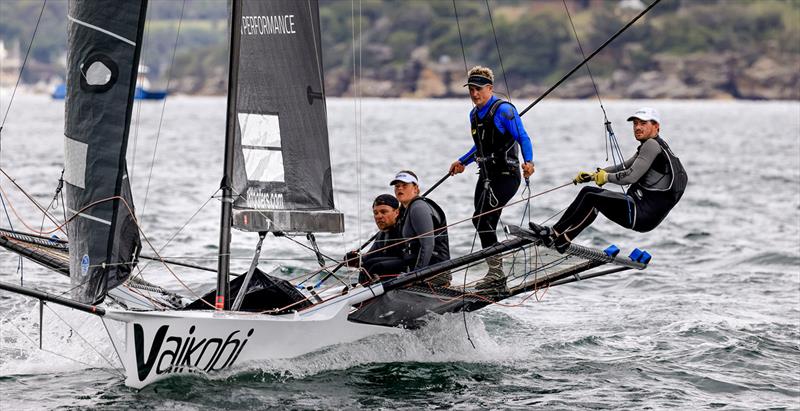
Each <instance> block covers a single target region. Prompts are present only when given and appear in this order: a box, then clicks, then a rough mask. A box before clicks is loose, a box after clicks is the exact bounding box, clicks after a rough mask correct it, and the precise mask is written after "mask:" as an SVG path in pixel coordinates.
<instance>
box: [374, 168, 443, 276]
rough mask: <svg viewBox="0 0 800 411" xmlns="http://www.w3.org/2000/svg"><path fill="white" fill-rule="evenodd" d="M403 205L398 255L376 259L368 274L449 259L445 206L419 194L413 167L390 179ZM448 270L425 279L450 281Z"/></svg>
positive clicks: (417, 267) (381, 273)
mask: <svg viewBox="0 0 800 411" xmlns="http://www.w3.org/2000/svg"><path fill="white" fill-rule="evenodd" d="M389 185H390V186H392V187H394V195H395V197H397V200H398V201H400V204H401V205H402V216H401V217H400V221H399V222H398V225H399V227H400V233H401V235H402V237H401V238H402V241H401V243H402V245H403V246H402V253H401V256H400V257H386V258H381V259H379V260H376V261H375V262H374V263H373V264H371V267H369V268H368V270H370V271H371V273H370V274H379V275H392V274H395V275H396V274H400V273H402V272H406V271H409V270H417V269H420V268H423V267H427V266H429V265H431V264H436V263H439V262H442V261H446V260H449V259H450V245H449V240H448V236H447V218H446V216H445V214H444V210H442V208H441V207H439V205H438V204H436V203H435V202H434V201H433V200H431V199H429V198H425V197H422V196H420V195H419V179H418V178H417V175H416V174H415V173H414V172H413V171H409V170H403V171H400V172H398V173H397V174H396V175H395V176H394V178H393V179H392V181H391V182H390V183H389ZM450 279H451V276H450V273H449V272H445V273H442V274H441V275H439V276H436V277H435V278H433V279H431V280H428V281H427V282H428V283H430V284H431V285H433V286H446V285H448V284H449V283H450Z"/></svg>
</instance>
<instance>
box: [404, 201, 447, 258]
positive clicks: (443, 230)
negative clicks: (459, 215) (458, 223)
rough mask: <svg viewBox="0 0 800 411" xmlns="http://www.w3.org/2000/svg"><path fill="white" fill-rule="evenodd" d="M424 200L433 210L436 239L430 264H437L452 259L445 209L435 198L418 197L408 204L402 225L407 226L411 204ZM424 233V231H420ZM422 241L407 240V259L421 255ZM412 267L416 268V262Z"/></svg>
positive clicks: (405, 249) (405, 248) (405, 252)
mask: <svg viewBox="0 0 800 411" xmlns="http://www.w3.org/2000/svg"><path fill="white" fill-rule="evenodd" d="M417 201H422V202H424V203H426V204H427V205H429V206H430V207H431V209H432V210H433V215H432V217H433V229H434V239H433V254H432V255H431V259H430V261H429V263H428V264H429V265H430V264H436V263H439V262H442V261H447V260H449V259H450V241H449V239H448V235H447V217H446V216H445V214H444V210H442V208H441V207H439V205H438V204H436V203H435V202H434V201H433V200H431V199H429V198H426V197H417V198H415V199H413V200H411V202H410V203H409V204H408V208H407V209H406V212H405V213H404V215H403V221H402V223H401V227H402V226H405V223H406V221H405V220H406V218H408V210H410V209H411V206H412V205H413V204H414V203H415V202H417ZM401 230H402V229H401ZM420 234H422V233H420ZM419 244H420V242H419V239H414V240H411V241H408V242H406V246H405V247H404V254H405V257H406V258H407V259H413V260H416V258H418V256H419V250H420V245H419ZM410 264H411V268H412V269H413V268H414V264H416V262H411V263H410Z"/></svg>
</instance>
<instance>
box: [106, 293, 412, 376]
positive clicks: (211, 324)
mask: <svg viewBox="0 0 800 411" xmlns="http://www.w3.org/2000/svg"><path fill="white" fill-rule="evenodd" d="M361 291H365V290H363V289H362V290H361ZM368 294H371V293H368ZM361 299H362V298H356V299H354V298H347V297H344V298H340V299H338V300H339V301H331V302H330V303H325V304H322V305H320V306H317V307H314V308H312V309H309V310H306V311H304V312H302V313H293V314H285V315H267V314H257V313H245V312H230V311H211V310H208V311H143V312H136V311H111V310H109V311H107V312H106V318H110V319H114V320H118V321H124V322H125V323H126V325H125V349H124V353H121V356H122V361H123V363H124V366H125V375H126V379H125V384H126V385H128V386H130V387H133V388H142V387H144V386H146V385H148V384H151V383H153V382H155V381H158V380H162V379H164V378H167V377H169V376H172V375H177V374H198V373H199V374H208V373H213V372H216V371H220V370H223V369H226V368H230V367H232V366H234V365H238V364H242V363H245V362H248V361H259V360H271V359H280V358H292V357H296V356H300V355H303V354H307V353H310V352H314V351H317V350H319V349H321V348H324V347H327V346H331V345H336V344H341V343H348V342H352V341H356V340H359V339H361V338H364V337H368V336H371V335H376V334H384V333H393V332H402V329H400V328H391V327H382V326H375V325H369V324H360V323H354V322H350V321H348V320H347V315H348V314H349V313H350V310H351V305H352V304H354V303H357V302H358V300H361Z"/></svg>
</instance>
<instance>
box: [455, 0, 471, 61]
mask: <svg viewBox="0 0 800 411" xmlns="http://www.w3.org/2000/svg"><path fill="white" fill-rule="evenodd" d="M453 13H455V15H456V27H457V28H458V41H459V43H461V56H462V57H463V58H464V73H468V72H469V69H468V68H467V54H466V52H465V51H464V38H463V37H462V36H461V23H460V22H459V19H458V7H456V0H453Z"/></svg>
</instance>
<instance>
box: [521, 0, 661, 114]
mask: <svg viewBox="0 0 800 411" xmlns="http://www.w3.org/2000/svg"><path fill="white" fill-rule="evenodd" d="M660 1H661V0H655V1H653V3H651V4H650V5H649V6H647V8H646V9H644V10H642V12H641V13H639V14H638V15H637V16H636V17H634V18H633V19H632V20H631V21H629V22H628V23H627V24H626V25H624V26H622V28H620V29H619V30H618V31H617V32H616V33H614V35H613V36H611V37H609V38H608V40H606V41H605V42H604V43H603V44H602V45H600V47H598V48H597V50H595V51H593V52H592V54H590V55H589V57H586V58H585V59H583V61H582V62H580V63H579V64H578V65H577V66H575V67H573V68H572V70H570V71H569V72H568V73H567V74H565V75H564V76H563V77H561V79H560V80H558V81H557V82H556V84H554V85H552V86H551V87H550V88H549V89H547V91H545V92H544V93H542V95H541V96H539V97H538V98H537V99H536V100H534V101H533V102H532V103H531V104H528V106H527V107H525V109H524V110H522V112H520V113H519V115H520V116H523V115H524V114H525V113H527V112H528V110H530V109H531V108H533V106H535V105H536V104H538V103H539V102H540V101H542V100H543V99H544V98H545V97H547V96H548V95H550V93H552V92H553V90H555V89H556V88H558V86H560V85H561V83H563V82H564V81H566V80H567V79H568V78H569V77H570V76H572V75H573V74H574V73H575V72H576V71H578V69H580V68H581V67H583V65H584V64H586V63H588V62H589V60H591V59H592V58H594V56H596V55H597V53H599V52H600V51H602V50H603V49H604V48H606V46H608V45H609V44H611V42H612V41H614V40H615V39H616V38H617V37H619V36H620V35H621V34H622V33H624V32H625V31H626V30H628V28H630V27H631V26H632V25H633V24H634V23H636V22H637V21H638V20H639V19H640V18H641V17H642V16H644V15H645V14H647V12H649V11H650V10H651V9H652V8H653V7H655V5H656V4H658V3H659V2H660Z"/></svg>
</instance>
